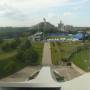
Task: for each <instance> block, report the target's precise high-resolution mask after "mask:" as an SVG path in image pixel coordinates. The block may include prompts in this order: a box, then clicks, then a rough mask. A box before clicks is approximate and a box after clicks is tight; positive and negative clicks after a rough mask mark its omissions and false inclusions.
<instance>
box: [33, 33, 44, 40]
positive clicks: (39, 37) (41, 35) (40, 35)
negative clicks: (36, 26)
mask: <svg viewBox="0 0 90 90" xmlns="http://www.w3.org/2000/svg"><path fill="white" fill-rule="evenodd" d="M43 38H44V35H43V32H38V33H35V34H34V35H33V40H35V41H41V40H43Z"/></svg>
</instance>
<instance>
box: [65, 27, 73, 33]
mask: <svg viewBox="0 0 90 90" xmlns="http://www.w3.org/2000/svg"><path fill="white" fill-rule="evenodd" d="M64 29H65V31H67V32H68V31H74V27H73V26H72V25H65V26H64Z"/></svg>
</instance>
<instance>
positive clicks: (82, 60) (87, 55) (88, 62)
mask: <svg viewBox="0 0 90 90" xmlns="http://www.w3.org/2000/svg"><path fill="white" fill-rule="evenodd" d="M71 60H72V61H73V62H74V63H75V64H76V65H77V66H79V67H80V68H82V69H84V70H85V71H88V69H89V68H88V67H90V49H85V50H82V51H80V52H78V53H77V54H75V55H74V56H73V57H72V58H71ZM89 71H90V70H89Z"/></svg>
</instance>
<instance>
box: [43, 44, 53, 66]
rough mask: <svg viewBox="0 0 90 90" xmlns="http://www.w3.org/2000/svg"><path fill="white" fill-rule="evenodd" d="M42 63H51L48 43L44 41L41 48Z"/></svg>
mask: <svg viewBox="0 0 90 90" xmlns="http://www.w3.org/2000/svg"><path fill="white" fill-rule="evenodd" d="M42 65H49V66H50V65H52V60H51V49H50V43H49V42H46V43H45V44H44V49H43V58H42Z"/></svg>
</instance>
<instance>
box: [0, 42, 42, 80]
mask: <svg viewBox="0 0 90 90" xmlns="http://www.w3.org/2000/svg"><path fill="white" fill-rule="evenodd" d="M32 45H33V47H34V48H35V50H36V51H37V52H38V54H39V60H38V62H37V64H41V60H42V50H43V43H37V42H35V43H32ZM16 54H17V51H16V50H15V51H12V52H8V53H5V52H2V53H0V78H2V77H5V76H8V75H10V74H12V73H15V72H16V71H18V70H20V69H22V68H23V67H25V66H26V65H25V64H23V63H18V62H17V60H16V56H15V55H16Z"/></svg>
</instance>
